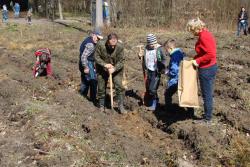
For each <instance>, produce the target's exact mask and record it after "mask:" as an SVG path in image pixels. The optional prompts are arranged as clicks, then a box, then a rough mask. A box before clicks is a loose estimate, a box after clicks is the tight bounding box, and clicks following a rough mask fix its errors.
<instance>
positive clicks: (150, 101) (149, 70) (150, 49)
mask: <svg viewBox="0 0 250 167" xmlns="http://www.w3.org/2000/svg"><path fill="white" fill-rule="evenodd" d="M142 52H144V53H142ZM163 53H164V52H163V50H162V47H161V45H160V44H158V42H157V39H156V36H155V35H154V34H148V35H147V45H146V47H145V49H144V51H141V53H139V56H140V57H142V67H143V74H144V79H145V86H146V93H145V95H144V103H145V104H146V105H147V106H149V110H151V111H155V110H156V107H157V104H158V101H159V99H158V95H157V89H158V87H159V83H160V78H161V73H162V72H163V71H164V70H165V56H164V54H163ZM146 99H147V100H146Z"/></svg>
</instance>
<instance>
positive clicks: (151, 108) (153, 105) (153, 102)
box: [148, 99, 157, 111]
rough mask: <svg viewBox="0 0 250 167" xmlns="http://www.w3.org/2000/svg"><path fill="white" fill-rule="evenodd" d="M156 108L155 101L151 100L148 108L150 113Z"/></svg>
mask: <svg viewBox="0 0 250 167" xmlns="http://www.w3.org/2000/svg"><path fill="white" fill-rule="evenodd" d="M156 106H157V99H153V101H152V105H151V106H150V107H149V108H148V109H149V110H150V111H155V109H156Z"/></svg>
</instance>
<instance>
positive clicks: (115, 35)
mask: <svg viewBox="0 0 250 167" xmlns="http://www.w3.org/2000/svg"><path fill="white" fill-rule="evenodd" d="M113 38H115V39H117V40H118V35H117V34H116V33H113V32H112V33H110V34H109V35H108V40H111V39H113Z"/></svg>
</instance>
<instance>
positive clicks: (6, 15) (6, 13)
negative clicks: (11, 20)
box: [3, 10, 8, 23]
mask: <svg viewBox="0 0 250 167" xmlns="http://www.w3.org/2000/svg"><path fill="white" fill-rule="evenodd" d="M7 21H8V11H6V10H3V22H4V23H5V22H7Z"/></svg>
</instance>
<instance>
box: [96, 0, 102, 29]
mask: <svg viewBox="0 0 250 167" xmlns="http://www.w3.org/2000/svg"><path fill="white" fill-rule="evenodd" d="M95 27H96V28H102V27H103V15H102V0H96V25H95Z"/></svg>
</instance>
